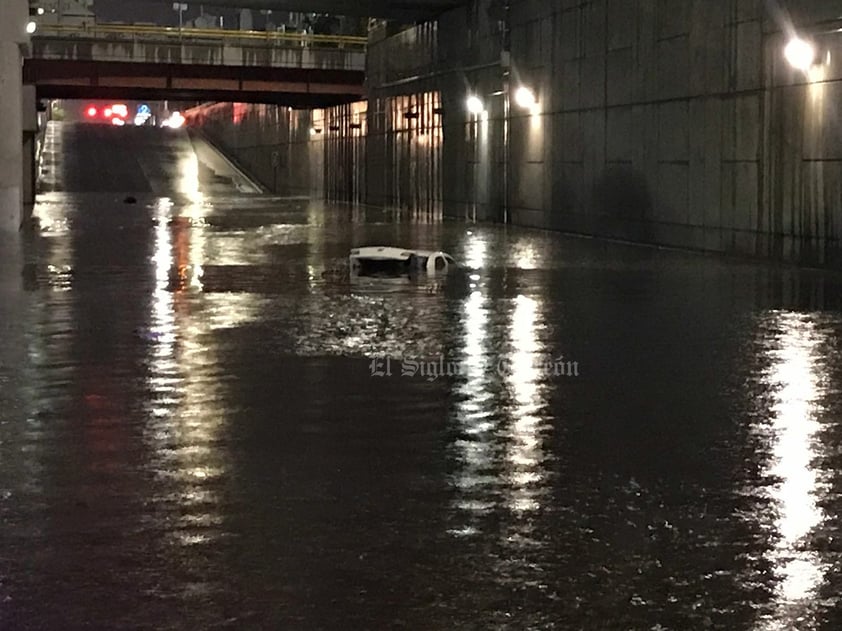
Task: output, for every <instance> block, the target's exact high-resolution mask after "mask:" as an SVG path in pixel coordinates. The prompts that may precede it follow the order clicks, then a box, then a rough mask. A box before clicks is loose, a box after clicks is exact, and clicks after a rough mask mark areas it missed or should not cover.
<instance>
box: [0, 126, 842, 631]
mask: <svg viewBox="0 0 842 631" xmlns="http://www.w3.org/2000/svg"><path fill="white" fill-rule="evenodd" d="M126 131H130V132H131V133H132V134H137V137H138V138H140V139H142V140H143V142H140V141H138V142H134V143H133V144H132V146H131V150H132V151H133V153H132V154H131V155H130V156H125V154H123V153H120V151H116V150H117V149H120V150H121V151H123V152H125V150H126V148H127V147H126V143H125V142H124V140H125V138H124V137H123V136H120V134H122V133H123V132H126ZM163 133H164V132H163V131H161V130H129V129H110V128H107V127H101V128H95V129H88V128H82V127H80V126H69V125H68V126H58V125H57V126H55V127H54V128H53V130H52V132H51V138H52V140H51V142H52V146H53V149H54V154H53V155H54V157H53V158H52V162H50V164H51V167H50V168H49V169H48V170H49V171H50V173H48V174H46V175H45V181H47V182H48V184H47V187H46V188H47V190H48V192H45V193H44V194H43V195H42V197H41V202H40V204H39V206H38V208H37V214H38V215H39V216H40V219H41V226H42V227H41V231H40V232H39V233H37V234H36V235H32V236H27V237H25V239H24V241H23V245H22V253H21V256H22V257H23V259H24V264H23V265H22V266H21V265H17V266H16V267H14V270H12V266H10V265H7V261H9V260H11V259H10V256H11V254H9V252H11V249H10V248H12V246H10V245H9V244H8V243H5V245H4V247H5V248H6V249H7V256H6V258H4V259H3V265H4V272H3V278H2V280H3V282H0V292H2V294H1V295H0V310H1V311H0V315H2V316H3V321H2V325H1V326H2V328H0V334H2V340H3V344H2V348H0V419H2V421H0V520H2V521H1V522H0V523H2V529H0V628H3V629H7V628H8V629H59V628H61V629H83V628H91V629H124V628H125V629H140V628H160V629H204V628H230V629H258V628H265V629H386V628H408V629H661V630H663V629H676V630H684V629H706V628H715V629H826V630H835V629H839V628H842V609H840V606H839V597H838V594H839V590H840V587H842V578H840V570H842V559H841V558H840V551H842V540H840V523H839V519H838V517H837V515H838V507H839V505H840V489H842V474H840V472H839V471H840V465H841V464H842V395H841V394H840V384H842V374H840V365H839V361H838V359H837V358H838V357H839V356H840V355H839V351H840V346H842V342H840V333H842V315H841V314H840V308H842V304H840V303H842V299H840V295H842V294H840V288H842V287H841V286H840V282H839V277H835V276H830V275H824V274H818V273H815V272H795V271H792V270H787V269H781V268H771V267H765V266H759V265H751V264H745V263H735V262H726V261H720V260H716V259H713V258H708V257H702V256H695V255H690V254H682V253H676V252H664V251H656V250H652V249H645V248H636V247H631V246H625V245H620V244H606V243H601V242H599V241H594V240H587V239H578V238H570V237H564V236H560V235H557V234H551V233H543V232H535V231H527V230H518V229H513V228H509V229H505V228H502V227H499V226H475V225H467V224H462V223H458V222H448V221H445V222H441V221H436V220H435V219H434V218H431V217H428V216H425V215H419V216H411V215H407V214H399V213H396V212H393V211H380V210H376V209H349V208H346V207H331V206H329V205H325V204H322V203H319V202H309V201H307V200H300V199H279V198H273V197H266V196H260V195H249V194H244V193H242V192H239V191H238V190H237V184H236V183H235V180H236V177H234V176H232V175H231V174H230V173H229V174H220V173H219V172H218V171H214V170H213V169H210V170H206V169H204V168H196V167H195V161H194V160H193V158H191V157H190V155H191V154H190V151H189V148H187V147H186V145H185V144H184V142H185V140H184V138H185V137H184V136H183V135H182V136H178V137H174V136H162V134H163ZM91 137H95V138H96V143H95V144H96V146H97V147H98V148H99V149H98V151H101V152H102V151H105V150H108V151H109V152H110V153H109V154H103V155H112V156H113V157H114V158H113V159H112V160H108V161H107V162H105V161H103V160H102V159H101V158H99V157H92V156H91V152H90V141H91ZM86 143H87V144H86ZM58 144H60V145H61V147H62V151H63V153H59V152H56V151H55V147H56V146H57V145H58ZM49 146H50V145H49V144H48V150H49ZM155 152H161V153H162V154H163V155H164V157H163V158H161V160H162V161H170V162H172V163H174V164H175V165H176V166H175V167H173V168H169V167H168V168H165V169H164V168H162V169H152V168H150V166H149V165H150V164H153V163H154V160H155V157H154V156H155ZM124 158H125V159H124ZM84 160H88V162H84ZM74 161H75V162H74ZM199 162H201V160H199ZM135 164H138V165H141V167H138V171H137V172H135V173H134V174H133V175H129V176H128V178H127V179H123V176H122V175H121V174H120V170H121V169H122V170H124V171H126V172H132V171H133V170H134V169H135V168H136V167H135V166H134V165H135ZM202 164H204V163H203V162H202ZM144 165H145V166H144ZM185 165H187V166H186V167H185ZM220 169H221V167H220ZM92 170H95V171H96V172H97V173H101V174H102V175H101V176H94V175H92V173H91V171H92ZM115 170H116V171H115ZM132 178H134V179H132ZM226 178H227V180H229V181H228V183H227V184H226ZM49 182H52V184H49ZM118 184H121V185H123V186H122V187H121V186H118ZM62 186H63V187H66V188H67V189H68V190H69V191H73V192H61V191H60V190H59V189H60V188H61V187H62ZM128 190H131V191H132V192H133V193H134V194H136V195H137V197H138V203H137V204H135V205H126V204H124V203H123V201H122V199H123V194H124V193H125V192H126V191H128ZM377 243H386V244H392V243H397V244H409V245H414V246H416V247H426V248H441V249H443V250H445V251H448V252H450V253H452V254H453V255H454V257H455V258H456V259H457V260H458V261H461V262H463V263H464V267H465V269H464V270H461V271H460V272H459V273H457V274H454V275H451V276H449V277H448V278H447V279H438V280H427V281H417V282H409V281H404V282H400V281H397V282H385V281H373V282H372V281H370V282H363V283H359V282H351V281H350V279H349V277H348V275H347V269H346V257H347V253H348V250H349V249H350V248H351V247H352V246H356V245H365V244H377ZM21 270H22V273H20V271H21ZM561 356H563V357H561ZM401 357H404V358H406V359H408V360H410V361H417V360H423V361H425V362H427V361H429V362H430V364H426V363H425V364H424V366H423V367H419V366H414V365H413V364H410V363H405V364H404V363H402V360H401ZM440 357H444V358H446V359H444V360H441V361H442V363H441V364H439V363H438V362H439V358H440ZM559 366H560V367H561V368H559ZM413 367H415V368H417V371H416V373H415V374H414V375H403V374H402V372H403V369H407V370H410V371H411V368H413ZM442 369H444V372H445V373H447V372H449V373H450V374H445V375H444V376H441V375H439V372H441V370H442ZM389 371H391V375H389V374H387V373H388V372H389ZM422 373H423V374H422Z"/></svg>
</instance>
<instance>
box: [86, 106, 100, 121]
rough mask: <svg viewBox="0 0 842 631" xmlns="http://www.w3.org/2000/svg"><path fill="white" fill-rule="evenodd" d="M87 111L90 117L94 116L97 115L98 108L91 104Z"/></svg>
mask: <svg viewBox="0 0 842 631" xmlns="http://www.w3.org/2000/svg"><path fill="white" fill-rule="evenodd" d="M85 113H86V114H87V115H88V118H93V117H94V116H96V115H97V110H96V108H95V107H94V106H93V105H91V106H90V107H89V108H88V109H87V111H86V112H85Z"/></svg>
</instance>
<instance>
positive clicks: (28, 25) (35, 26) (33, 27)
mask: <svg viewBox="0 0 842 631" xmlns="http://www.w3.org/2000/svg"><path fill="white" fill-rule="evenodd" d="M36 30H38V24H36V23H35V21H34V20H30V21H29V22H27V23H26V33H27V35H32V34H33V33H34V32H35V31H36Z"/></svg>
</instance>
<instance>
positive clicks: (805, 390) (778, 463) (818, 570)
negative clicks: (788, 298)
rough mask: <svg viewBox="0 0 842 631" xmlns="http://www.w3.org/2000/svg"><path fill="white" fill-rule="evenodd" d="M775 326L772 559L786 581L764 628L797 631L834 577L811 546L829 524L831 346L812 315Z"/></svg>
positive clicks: (785, 317)
mask: <svg viewBox="0 0 842 631" xmlns="http://www.w3.org/2000/svg"><path fill="white" fill-rule="evenodd" d="M769 325H770V326H771V327H772V330H777V332H776V334H775V335H774V337H773V338H772V339H770V340H769V342H768V344H769V350H768V355H769V359H770V361H771V368H770V369H769V370H768V372H767V374H766V375H765V380H766V383H767V386H768V388H769V390H770V392H771V393H772V395H773V397H774V400H773V404H772V407H771V409H770V414H771V419H770V420H771V433H770V437H769V438H770V441H771V442H772V450H771V458H770V462H769V464H768V470H767V474H768V475H770V476H773V477H774V479H776V480H778V482H777V483H776V484H775V485H774V486H773V488H772V491H771V493H772V497H773V499H774V500H775V503H776V505H777V511H778V516H777V519H776V521H775V531H776V533H777V536H778V537H779V538H778V540H777V542H776V543H775V545H774V546H773V548H772V549H771V551H770V561H771V562H772V566H773V568H774V570H775V572H776V573H777V575H778V577H779V580H780V583H779V584H778V585H777V587H776V590H775V593H776V598H775V601H774V603H773V605H772V606H773V609H772V612H771V613H770V614H769V616H768V619H767V620H766V622H767V624H766V625H765V626H764V628H768V629H792V628H795V627H796V626H797V625H798V622H799V621H801V622H803V620H804V618H803V617H804V615H805V613H806V612H807V611H809V609H810V607H811V606H813V604H814V599H815V598H816V590H817V589H818V587H819V586H820V585H821V583H822V581H823V578H824V573H825V572H826V571H827V563H826V562H825V561H823V560H822V558H821V556H820V555H819V553H818V552H816V551H815V550H812V549H811V546H810V544H809V541H808V540H807V537H808V536H809V535H810V534H811V533H812V531H813V529H815V528H816V527H818V526H820V525H821V524H822V522H823V521H824V519H825V515H824V513H823V511H822V509H821V508H820V507H819V505H818V497H817V493H818V490H819V489H818V472H817V471H816V469H815V461H816V459H817V457H818V455H819V454H818V451H817V449H820V444H819V443H818V438H817V436H816V434H817V432H818V431H819V430H820V429H821V413H822V406H821V403H820V399H821V395H822V388H823V385H822V382H823V381H824V378H823V375H822V374H821V372H822V368H821V364H820V347H821V345H822V343H823V342H825V340H824V339H823V333H822V332H821V330H820V329H819V328H818V327H817V326H816V324H815V323H814V322H813V320H812V319H811V317H810V316H808V315H802V314H798V313H791V312H790V313H788V312H779V313H775V314H773V317H772V319H771V322H770V323H769Z"/></svg>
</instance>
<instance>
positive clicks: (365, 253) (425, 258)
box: [349, 245, 456, 275]
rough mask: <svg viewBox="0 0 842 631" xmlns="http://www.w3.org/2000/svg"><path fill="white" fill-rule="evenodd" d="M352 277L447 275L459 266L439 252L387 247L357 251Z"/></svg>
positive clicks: (353, 253) (365, 248) (350, 258)
mask: <svg viewBox="0 0 842 631" xmlns="http://www.w3.org/2000/svg"><path fill="white" fill-rule="evenodd" d="M349 261H350V264H351V273H352V274H361V275H370V274H411V273H422V274H444V273H447V272H448V271H449V270H450V269H452V268H454V267H456V261H454V260H453V257H452V256H450V255H449V254H446V253H444V252H440V251H437V250H407V249H404V248H395V247H390V246H386V245H372V246H368V247H363V248H354V249H353V250H351V255H350V257H349Z"/></svg>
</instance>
